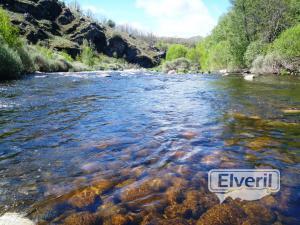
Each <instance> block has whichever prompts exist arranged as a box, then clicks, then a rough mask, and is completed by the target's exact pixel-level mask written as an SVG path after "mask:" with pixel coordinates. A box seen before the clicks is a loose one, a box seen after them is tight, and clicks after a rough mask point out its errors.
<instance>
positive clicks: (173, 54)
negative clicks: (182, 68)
mask: <svg viewBox="0 0 300 225" xmlns="http://www.w3.org/2000/svg"><path fill="white" fill-rule="evenodd" d="M187 53H188V48H187V47H185V46H184V45H179V44H175V45H171V46H170V47H169V49H168V51H167V57H166V59H167V61H172V60H175V59H179V58H185V57H186V54H187Z"/></svg>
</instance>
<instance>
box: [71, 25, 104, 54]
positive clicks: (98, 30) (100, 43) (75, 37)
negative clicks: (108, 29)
mask: <svg viewBox="0 0 300 225" xmlns="http://www.w3.org/2000/svg"><path fill="white" fill-rule="evenodd" d="M104 30H105V29H104V28H103V27H102V26H100V25H99V24H97V23H87V24H85V25H84V26H83V27H80V28H78V29H77V30H76V32H75V33H74V34H71V41H74V42H76V43H78V44H80V45H81V44H82V43H83V41H84V40H88V41H89V42H91V43H93V44H94V45H95V48H96V50H97V51H98V52H103V50H104V48H105V47H106V35H105V33H104Z"/></svg>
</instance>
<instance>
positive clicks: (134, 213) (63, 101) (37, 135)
mask: <svg viewBox="0 0 300 225" xmlns="http://www.w3.org/2000/svg"><path fill="white" fill-rule="evenodd" d="M299 108H300V80H299V79H296V78H291V77H286V78H284V77H283V78H278V77H273V76H266V77H259V78H255V79H254V80H253V81H247V80H244V79H243V78H242V77H241V76H227V77H221V76H217V75H193V74H191V75H163V74H157V73H148V72H143V73H142V72H95V73H60V74H36V75H32V76H29V77H27V78H25V79H22V80H18V81H10V82H5V83H1V84H0V214H3V213H6V212H18V213H21V214H24V215H26V216H27V217H28V218H30V219H31V220H33V221H36V222H40V224H63V223H65V224H75V222H74V221H84V222H82V224H102V223H103V224H207V225H209V224H231V225H234V224H242V222H241V221H243V222H245V223H244V224H274V225H275V224H276V225H280V224H288V225H293V224H300V215H299V211H300V114H299V113H297V111H296V109H299ZM288 110H290V111H288ZM221 168H222V169H235V168H240V169H254V168H258V169H263V168H264V169H278V170H280V172H281V190H280V191H279V192H278V193H275V194H272V195H269V196H266V197H265V198H263V199H260V200H258V201H240V200H238V199H236V200H232V199H227V200H226V201H225V202H224V203H223V204H219V200H218V198H217V197H216V195H215V194H214V193H211V192H209V191H208V187H207V172H208V171H209V170H211V169H221ZM232 218H234V219H232ZM205 221H206V222H205Z"/></svg>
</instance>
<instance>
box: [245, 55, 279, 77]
mask: <svg viewBox="0 0 300 225" xmlns="http://www.w3.org/2000/svg"><path fill="white" fill-rule="evenodd" d="M284 64H285V60H284V59H283V58H282V57H281V56H280V55H279V54H278V53H276V52H272V53H269V54H267V55H266V56H261V55H260V56H258V57H257V58H256V59H255V60H254V61H253V63H252V69H251V72H252V73H256V74H280V73H281V71H283V70H284V67H285V66H284Z"/></svg>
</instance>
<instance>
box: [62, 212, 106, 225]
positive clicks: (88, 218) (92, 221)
mask: <svg viewBox="0 0 300 225" xmlns="http://www.w3.org/2000/svg"><path fill="white" fill-rule="evenodd" d="M63 224H64V225H98V224H101V220H100V218H99V217H97V216H96V215H95V214H92V213H89V212H81V213H76V214H72V215H70V216H68V217H67V218H66V219H65V220H64V223H63Z"/></svg>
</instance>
